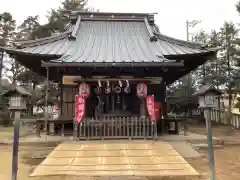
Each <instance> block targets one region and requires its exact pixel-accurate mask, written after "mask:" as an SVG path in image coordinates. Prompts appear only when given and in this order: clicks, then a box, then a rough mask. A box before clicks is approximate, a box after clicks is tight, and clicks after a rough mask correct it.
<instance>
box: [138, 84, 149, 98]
mask: <svg viewBox="0 0 240 180" xmlns="http://www.w3.org/2000/svg"><path fill="white" fill-rule="evenodd" d="M137 96H138V97H139V98H146V97H147V85H146V84H144V83H140V84H138V85H137Z"/></svg>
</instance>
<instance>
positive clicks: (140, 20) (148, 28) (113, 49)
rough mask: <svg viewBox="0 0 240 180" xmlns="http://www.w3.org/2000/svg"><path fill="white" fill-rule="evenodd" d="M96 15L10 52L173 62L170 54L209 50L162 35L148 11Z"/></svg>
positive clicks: (79, 18)
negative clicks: (60, 32) (64, 30)
mask: <svg viewBox="0 0 240 180" xmlns="http://www.w3.org/2000/svg"><path fill="white" fill-rule="evenodd" d="M72 13H73V14H74V12H72ZM95 14H97V15H96V16H93V15H90V13H82V16H76V20H75V21H73V22H74V24H75V25H74V26H70V27H69V29H68V31H66V32H65V33H62V34H59V35H56V36H52V37H48V38H43V39H39V40H35V41H27V42H21V43H19V44H20V45H21V47H22V49H20V50H9V49H7V51H8V52H10V53H12V54H14V52H17V53H24V54H29V55H41V56H56V57H60V58H59V59H58V61H60V62H77V63H78V62H85V63H88V62H89V63H93V62H98V63H101V62H105V63H108V62H110V63H111V62H125V63H128V62H163V61H170V60H169V59H167V57H168V56H171V55H186V54H195V53H204V52H208V51H207V50H202V48H201V46H200V45H196V44H193V43H188V42H185V41H181V40H177V39H174V38H171V37H168V36H165V35H162V34H160V33H159V31H158V28H157V27H156V26H155V25H154V23H152V22H151V21H150V20H149V17H148V16H149V14H136V15H132V16H130V14H121V13H120V14H115V16H114V15H112V16H110V13H95ZM151 17H152V16H151ZM124 18H125V19H124Z"/></svg>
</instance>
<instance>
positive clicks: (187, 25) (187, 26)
mask: <svg viewBox="0 0 240 180" xmlns="http://www.w3.org/2000/svg"><path fill="white" fill-rule="evenodd" d="M186 30H187V41H189V21H186Z"/></svg>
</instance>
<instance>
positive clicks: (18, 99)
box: [1, 85, 31, 180]
mask: <svg viewBox="0 0 240 180" xmlns="http://www.w3.org/2000/svg"><path fill="white" fill-rule="evenodd" d="M1 95H2V96H4V97H8V98H9V110H10V111H12V112H13V113H14V137H13V157H12V180H16V179H17V171H18V149H19V129H20V116H21V112H22V111H24V110H26V109H27V100H28V97H29V96H31V93H30V92H28V91H27V90H26V89H25V88H24V87H21V86H16V85H14V86H13V87H12V88H11V89H9V90H8V91H7V92H4V93H3V94H1Z"/></svg>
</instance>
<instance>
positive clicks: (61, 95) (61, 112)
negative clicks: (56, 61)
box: [60, 71, 63, 116]
mask: <svg viewBox="0 0 240 180" xmlns="http://www.w3.org/2000/svg"><path fill="white" fill-rule="evenodd" d="M60 74H61V75H60V76H61V80H60V116H62V115H63V72H62V71H61V72H60Z"/></svg>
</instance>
